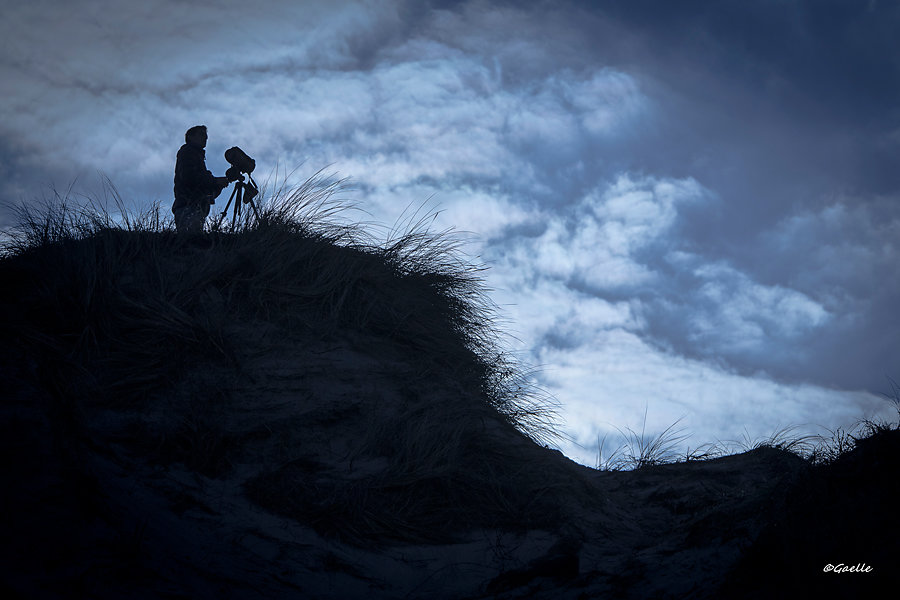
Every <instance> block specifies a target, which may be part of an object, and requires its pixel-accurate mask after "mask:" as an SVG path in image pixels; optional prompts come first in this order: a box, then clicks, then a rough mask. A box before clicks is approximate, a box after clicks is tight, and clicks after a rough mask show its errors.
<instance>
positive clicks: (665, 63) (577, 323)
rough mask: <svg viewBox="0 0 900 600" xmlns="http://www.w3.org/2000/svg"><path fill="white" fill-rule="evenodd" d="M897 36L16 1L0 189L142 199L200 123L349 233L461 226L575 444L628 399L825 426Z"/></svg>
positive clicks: (848, 341) (884, 152)
mask: <svg viewBox="0 0 900 600" xmlns="http://www.w3.org/2000/svg"><path fill="white" fill-rule="evenodd" d="M898 22H900V13H898V12H897V9H896V8H895V7H893V6H891V5H887V4H885V3H868V4H867V3H846V4H842V3H837V4H835V3H828V2H794V3H780V2H772V3H745V2H689V3H668V2H641V1H636V2H629V3H614V4H609V5H604V6H600V7H598V6H597V5H595V4H594V3H580V2H559V3H531V4H529V3H518V4H502V5H498V4H497V3H493V2H487V1H477V0H473V1H466V2H449V3H438V2H433V3H430V4H424V3H421V2H412V1H400V0H398V1H395V2H367V1H346V2H341V1H338V2H334V1H330V2H303V3H291V2H282V1H277V0H270V1H266V2H261V3H257V4H256V5H254V7H253V9H252V10H247V7H246V4H245V3H243V2H236V1H235V2H226V3H217V5H216V6H215V7H214V8H213V7H205V8H203V7H200V8H198V7H196V6H193V5H189V4H185V3H180V2H171V1H168V0H156V1H153V2H145V3H142V4H140V5H133V6H125V5H122V4H121V3H115V2H109V1H105V0H104V1H95V2H76V3H71V2H70V3H56V2H46V1H44V2H41V1H36V2H31V3H28V4H21V5H18V6H15V7H10V9H9V14H8V16H7V18H6V19H5V20H4V21H3V22H2V24H0V37H2V39H3V40H4V42H3V43H4V53H3V55H2V56H0V77H2V78H3V80H4V81H5V83H6V84H7V85H9V86H10V89H12V90H14V92H13V93H10V94H5V95H4V96H3V97H2V98H0V107H2V111H3V114H4V115H9V118H4V119H3V120H2V121H0V169H2V171H0V174H2V175H3V177H4V179H3V182H2V183H0V186H2V187H0V193H2V194H3V196H4V197H5V198H6V199H7V200H12V201H15V200H19V199H23V198H24V199H27V198H32V197H34V196H37V195H40V193H41V192H42V191H43V188H44V186H45V185H46V184H47V183H50V182H52V183H55V184H56V185H57V186H58V187H61V188H65V187H66V186H67V185H68V184H69V183H71V182H72V180H73V179H75V177H76V176H81V177H82V178H83V179H84V178H89V177H90V176H91V175H92V173H93V172H94V171H96V170H102V171H103V172H105V173H106V174H108V175H109V176H110V177H111V178H112V179H113V181H114V182H115V183H116V185H117V186H118V187H119V189H120V191H122V192H123V194H124V195H125V196H126V198H129V199H132V200H133V201H134V202H135V203H144V202H148V201H152V200H156V199H159V200H162V201H163V202H164V203H167V202H168V201H169V199H170V197H171V177H172V162H173V157H174V153H175V151H176V150H177V148H178V146H179V145H180V144H181V138H182V135H183V132H184V130H185V129H186V128H187V127H189V126H191V125H194V124H196V123H204V124H206V125H207V126H209V129H210V144H209V148H208V152H207V155H208V163H209V166H210V168H211V169H212V170H213V171H214V172H222V171H223V170H224V168H225V163H224V160H223V159H222V153H223V151H224V150H225V148H227V147H229V146H231V145H235V144H237V145H240V146H242V147H243V148H244V149H246V150H247V151H248V152H249V153H250V154H251V155H253V156H254V157H255V158H256V159H257V163H258V164H259V165H260V169H259V173H258V175H260V177H258V178H257V179H258V180H263V179H265V175H266V173H267V172H268V171H270V170H271V169H273V168H274V167H275V165H278V166H279V168H281V169H282V170H284V169H292V168H294V167H297V166H298V165H300V168H299V169H298V171H297V173H296V174H295V178H297V179H302V178H304V177H305V176H306V175H309V174H311V173H312V172H314V171H316V170H318V169H319V168H321V167H324V166H326V165H332V167H331V168H332V169H333V170H335V171H337V172H338V173H340V174H342V175H349V176H352V178H353V181H354V183H355V185H356V190H357V191H356V193H355V198H354V199H356V200H357V201H359V203H360V204H361V205H362V206H363V207H364V208H365V209H366V210H367V211H368V213H369V215H370V218H372V219H374V220H376V221H382V222H386V223H389V224H390V223H394V222H395V221H396V220H397V219H399V218H400V217H401V215H402V214H404V211H406V210H408V209H410V207H419V206H420V205H421V204H422V203H423V202H426V201H427V203H428V208H439V209H440V210H441V213H440V215H439V216H438V217H437V219H436V221H435V227H436V228H437V229H443V228H446V227H456V228H458V229H461V230H465V231H468V232H471V234H473V235H472V236H471V237H472V238H473V240H474V241H473V243H472V245H471V247H470V250H471V251H472V253H474V254H478V255H480V256H481V258H482V259H483V260H484V261H486V262H487V263H488V264H489V266H490V267H491V270H490V271H489V272H488V283H489V284H490V285H491V286H492V287H493V288H494V289H495V292H494V293H493V296H494V299H495V300H496V301H497V303H498V304H500V305H501V307H502V309H503V311H504V314H505V315H506V316H508V317H509V320H510V322H511V328H512V329H513V330H514V332H515V333H516V335H517V336H518V337H519V339H520V340H521V345H520V346H519V347H518V348H517V350H519V351H520V352H521V353H523V354H525V355H526V356H527V357H530V359H531V360H532V361H533V362H536V363H540V364H542V365H544V368H545V375H544V376H543V377H544V383H545V384H547V385H548V387H549V388H550V390H551V391H552V392H554V393H555V394H556V395H557V396H558V397H559V398H560V400H561V401H562V402H563V403H564V404H565V406H566V410H567V411H568V415H569V417H570V418H569V421H570V427H572V428H573V429H572V430H573V431H577V432H578V433H577V436H576V437H578V439H579V440H581V442H582V443H588V442H590V439H591V436H593V435H595V434H596V432H597V431H599V429H598V427H599V426H598V425H597V423H599V422H600V421H609V422H612V423H614V424H615V425H619V426H623V427H624V426H632V427H634V426H637V425H638V423H637V422H636V421H635V420H634V419H636V418H638V417H640V415H642V413H643V407H644V405H645V404H646V403H647V402H648V399H650V400H649V401H651V406H650V415H651V418H659V419H660V420H661V421H660V423H659V424H660V425H661V427H662V428H664V427H665V426H668V425H669V424H671V422H672V421H673V420H674V419H676V418H678V417H679V416H681V414H682V413H687V414H689V415H690V418H691V422H690V425H691V426H692V427H697V428H699V431H705V432H707V433H708V434H709V435H708V436H707V437H709V436H712V435H717V436H718V435H723V436H724V435H727V432H726V429H727V427H729V426H733V425H734V424H735V423H741V425H744V424H748V427H750V428H753V427H756V428H757V429H760V430H762V429H765V427H768V426H769V425H772V426H773V428H777V427H778V426H785V425H789V424H791V423H793V422H797V421H806V420H812V419H813V417H815V416H818V417H820V418H821V419H822V420H824V421H825V423H824V424H835V423H837V422H838V421H840V420H841V419H847V418H850V417H849V416H848V415H855V414H858V412H859V411H860V410H870V409H872V410H875V409H874V408H872V407H873V404H872V399H873V398H874V396H872V395H871V393H872V392H876V391H879V390H880V389H881V388H880V387H879V386H880V385H881V383H882V382H883V381H884V376H885V375H894V376H897V375H896V373H894V370H895V368H896V364H895V363H896V361H894V360H893V358H892V357H893V356H896V353H897V350H898V342H897V339H900V338H898V336H897V335H896V334H897V333H898V330H897V328H896V327H895V326H894V325H893V323H894V321H895V318H894V316H893V313H894V310H895V306H896V302H897V299H898V298H900V284H898V283H896V273H895V271H896V267H895V265H896V264H898V258H900V257H898V248H897V242H896V240H897V239H898V237H897V234H898V232H900V209H898V205H897V200H898V197H900V175H897V173H900V171H897V169H895V168H894V162H893V161H894V160H895V157H896V155H897V150H898V149H900V147H898V146H900V136H898V135H897V132H898V131H900V116H898V113H897V112H896V106H895V103H896V102H895V99H896V97H897V93H896V92H897V91H898V89H897V86H898V85H900V84H898V83H897V82H898V81H900V78H898V77H896V75H897V74H898V73H897V71H898V68H900V65H898V61H897V59H896V57H897V56H900V51H897V50H898V49H897V48H896V46H897V41H896V36H895V35H893V32H894V31H895V27H894V26H895V25H896V24H897V23H898ZM426 210H427V209H426ZM407 214H408V212H407ZM4 218H5V215H2V214H0V222H2V221H3V219H4ZM660 390H665V391H664V392H660ZM856 390H867V392H857V391H856ZM752 406H756V407H760V408H759V410H758V411H755V409H751V408H750V407H752ZM823 407H824V408H823ZM654 411H656V415H657V417H654ZM729 414H730V415H732V416H731V417H729V416H728V415H729ZM666 420H668V422H664V421H666ZM764 426H765V427H764ZM762 433H763V432H761V434H762ZM733 435H737V434H733ZM704 441H706V440H704Z"/></svg>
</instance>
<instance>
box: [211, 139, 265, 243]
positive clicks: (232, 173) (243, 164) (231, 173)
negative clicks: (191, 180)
mask: <svg viewBox="0 0 900 600" xmlns="http://www.w3.org/2000/svg"><path fill="white" fill-rule="evenodd" d="M225 160H227V161H228V162H229V164H231V166H230V167H228V170H227V171H225V177H227V178H228V181H229V182H231V181H233V182H235V183H234V190H233V191H232V192H231V197H230V198H229V199H228V204H226V205H225V210H224V211H222V215H221V217H220V222H221V221H222V220H224V219H225V215H226V213H228V207H229V206H230V205H231V202H232V201H233V200H235V199H237V201H236V202H235V203H234V215H233V217H232V221H231V227H232V229H234V226H235V224H236V223H237V219H238V217H239V216H240V214H241V204H249V205H250V206H251V208H253V214H254V215H256V218H257V220H258V219H259V211H258V210H257V208H256V204H255V203H254V202H253V199H254V198H256V196H257V194H259V188H258V187H257V186H256V182H255V181H253V177H252V176H251V175H250V174H251V173H252V172H253V169H255V168H256V161H255V160H253V159H252V158H250V156H249V155H248V154H247V153H246V152H244V151H243V150H241V149H240V148H238V147H237V146H233V147H231V148H229V149H228V150H226V151H225ZM244 175H246V176H247V179H249V181H247V182H245V180H244Z"/></svg>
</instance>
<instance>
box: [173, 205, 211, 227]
mask: <svg viewBox="0 0 900 600" xmlns="http://www.w3.org/2000/svg"><path fill="white" fill-rule="evenodd" d="M173 212H174V213H175V230H176V231H178V233H187V234H197V233H203V224H204V223H206V217H207V216H209V204H206V203H204V204H202V205H201V204H197V203H189V204H185V205H184V206H181V207H179V208H177V209H175V210H173Z"/></svg>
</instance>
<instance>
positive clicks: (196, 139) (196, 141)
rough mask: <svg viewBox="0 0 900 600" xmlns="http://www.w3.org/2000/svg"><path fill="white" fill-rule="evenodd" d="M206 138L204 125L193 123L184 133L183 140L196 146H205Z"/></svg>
mask: <svg viewBox="0 0 900 600" xmlns="http://www.w3.org/2000/svg"><path fill="white" fill-rule="evenodd" d="M207 138H208V136H207V134H206V125H195V126H194V127H191V128H190V129H188V130H187V131H186V132H185V134H184V141H185V142H186V143H188V144H190V145H191V146H196V147H197V148H206V140H207Z"/></svg>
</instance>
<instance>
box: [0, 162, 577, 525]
mask: <svg viewBox="0 0 900 600" xmlns="http://www.w3.org/2000/svg"><path fill="white" fill-rule="evenodd" d="M344 190H345V182H344V181H342V180H339V179H336V178H334V177H329V176H326V175H325V174H323V173H318V174H316V175H314V176H313V177H311V178H310V179H308V180H307V181H306V182H304V183H303V184H301V185H300V186H298V187H294V188H287V187H284V186H281V187H278V186H275V188H274V189H272V190H271V191H268V190H264V191H263V193H262V194H261V196H260V198H259V208H260V218H259V219H258V220H257V219H255V218H253V216H252V215H253V213H252V211H248V210H246V209H245V210H244V211H243V212H242V215H241V218H240V219H239V220H238V221H237V223H236V224H235V226H234V227H232V224H231V222H230V215H229V216H228V217H229V218H228V219H223V220H219V221H217V220H215V217H216V214H215V212H213V213H212V214H211V215H210V217H211V218H210V221H209V224H210V226H209V228H208V229H209V230H208V232H207V233H206V234H205V235H204V236H202V237H201V238H185V237H184V236H179V235H178V234H176V233H175V231H174V229H173V223H172V220H171V218H170V217H169V216H168V212H167V210H165V209H164V208H163V207H161V206H160V205H151V206H148V207H146V208H145V209H144V210H142V211H136V212H135V211H129V210H127V209H126V208H125V203H124V202H123V200H122V198H121V197H120V196H119V195H118V193H117V192H116V191H115V189H114V188H113V187H112V186H111V185H109V186H107V191H106V194H105V197H104V198H103V201H100V202H97V201H90V200H88V201H83V202H75V201H72V200H71V199H69V198H66V197H59V196H57V197H56V198H54V199H52V200H51V201H49V202H47V203H44V204H43V205H38V206H35V205H30V206H26V205H23V206H19V207H17V209H16V210H17V217H18V222H17V224H16V225H15V226H14V227H13V228H11V229H10V230H8V231H6V232H4V234H3V241H2V245H0V279H2V281H3V282H4V289H3V291H2V292H0V302H2V303H3V304H4V305H5V310H4V316H3V317H2V318H3V319H4V328H5V331H6V335H7V344H10V345H13V344H21V345H22V346H23V347H25V348H27V349H28V352H29V356H33V357H34V361H35V362H36V363H37V364H39V369H40V380H41V383H40V385H41V386H42V387H43V388H45V389H46V390H48V391H49V393H50V394H51V396H52V397H53V399H54V402H55V404H56V405H57V406H60V407H65V411H63V412H65V417H64V419H63V420H64V421H65V422H66V423H67V426H66V428H65V429H66V430H67V431H68V432H69V433H70V434H71V437H73V438H79V439H86V438H89V437H90V435H89V434H88V433H87V432H88V431H89V429H90V427H89V424H88V423H86V422H85V419H86V417H85V415H86V414H88V413H91V412H92V411H93V413H92V414H95V415H96V414H98V413H97V411H102V410H107V411H116V410H118V411H120V412H122V411H124V410H128V411H134V413H135V415H137V416H135V417H134V422H133V423H132V425H131V426H130V427H131V429H129V431H130V433H128V434H127V435H128V437H129V438H130V439H129V440H128V441H127V443H129V444H131V445H132V447H133V448H137V449H139V450H141V451H142V452H146V453H147V454H148V456H152V457H154V460H159V461H162V462H163V463H166V464H169V463H180V464H183V465H185V466H186V467H187V468H188V469H190V470H192V471H195V472H198V473H201V474H203V475H204V476H207V477H221V476H223V475H225V474H227V473H228V472H229V471H230V470H231V469H232V468H233V466H234V461H235V460H237V458H236V457H239V456H240V455H241V453H242V452H243V451H244V450H245V449H246V447H247V446H248V444H250V443H251V442H253V441H254V440H257V439H258V438H260V437H267V436H268V437H269V438H272V437H279V439H281V440H282V441H281V442H279V444H281V446H282V447H281V449H280V450H279V451H278V454H279V455H283V457H284V458H283V459H279V460H280V461H281V462H278V463H277V464H272V465H269V466H268V467H267V470H266V472H265V473H262V474H261V475H259V476H258V477H256V478H255V479H254V480H253V481H251V482H249V483H248V485H247V490H248V494H249V495H250V496H251V497H252V498H253V499H254V500H255V501H258V502H259V503H261V504H264V505H265V506H266V507H267V508H270V509H272V510H275V511H276V512H282V513H284V514H287V515H289V516H298V518H301V517H302V519H305V520H306V521H307V522H309V521H310V519H312V521H313V525H314V526H315V527H316V528H317V529H319V530H320V531H323V532H325V533H329V534H335V535H340V536H342V537H346V538H349V539H355V540H360V539H369V540H371V539H375V538H382V537H385V536H391V535H393V536H400V537H403V538H404V539H425V538H427V537H428V536H438V537H440V536H441V535H444V534H445V533H447V532H450V531H454V530H458V529H459V527H460V525H461V524H468V525H470V526H471V525H473V524H477V523H478V522H481V521H485V519H487V520H489V522H490V523H494V524H504V523H506V524H508V525H510V526H511V525H513V524H518V525H519V526H526V525H527V524H528V523H532V522H538V521H543V520H546V519H547V518H551V517H552V514H553V513H554V510H553V509H552V505H553V503H552V502H549V501H548V502H543V501H542V500H541V498H542V496H543V495H544V494H545V493H550V492H549V491H548V490H551V488H553V486H554V485H556V483H554V482H555V481H557V480H558V479H559V476H558V474H555V473H550V474H549V475H548V474H547V473H545V472H544V467H543V466H541V465H537V464H533V463H531V462H530V461H529V459H528V458H527V457H525V456H512V457H511V456H508V455H507V454H504V453H506V452H507V451H506V450H503V449H502V448H500V449H498V448H494V447H491V445H490V444H488V443H486V442H485V441H484V439H482V437H483V434H479V433H477V432H478V431H482V430H484V429H485V425H484V423H485V422H486V420H487V421H490V420H491V419H495V418H499V419H500V421H501V422H504V423H505V424H506V425H507V426H510V427H511V430H515V431H518V432H519V433H520V434H523V435H524V436H525V437H528V438H531V439H532V440H534V441H537V442H539V443H541V444H545V443H548V442H551V441H552V440H553V439H554V438H555V436H556V435H557V433H556V430H555V429H554V423H555V408H556V405H555V404H554V402H553V400H552V398H550V397H549V395H547V394H546V393H544V392H542V391H541V389H540V388H539V387H537V386H536V385H535V384H534V377H533V374H532V372H531V371H530V370H529V369H528V368H527V367H526V366H524V365H522V364H520V363H519V362H517V360H516V359H515V357H514V356H513V355H512V354H511V353H509V352H507V351H506V349H505V348H504V343H503V339H502V337H501V336H502V334H501V333H500V332H499V331H498V328H497V326H496V324H497V318H498V317H497V312H496V309H495V306H494V305H493V303H492V302H491V300H490V298H489V297H488V295H487V293H486V291H485V289H484V286H483V282H482V279H481V273H482V270H483V268H482V267H481V266H480V265H478V264H474V263H472V262H471V261H469V260H468V259H467V258H466V257H465V255H464V254H463V252H462V248H461V242H460V240H459V238H457V237H455V236H454V235H453V234H452V232H448V231H445V232H437V233H434V232H431V231H430V230H429V226H430V224H431V222H432V220H433V215H430V214H426V215H423V216H416V214H415V213H413V214H412V216H411V217H410V218H409V220H408V221H407V222H405V223H402V224H401V225H399V226H395V227H394V228H390V229H382V230H380V231H383V232H385V231H386V235H384V236H382V238H381V239H376V236H375V235H374V233H373V232H377V231H379V229H378V227H377V226H375V225H373V224H371V223H362V224H360V223H353V222H349V221H348V220H347V219H346V217H345V215H346V213H347V211H348V209H349V208H350V204H349V203H348V202H347V201H346V200H344V199H342V197H341V196H342V193H343V192H344ZM214 208H216V207H214ZM266 328H268V330H274V331H276V332H278V333H277V336H278V337H280V338H283V339H290V340H294V341H295V343H299V344H301V345H302V344H303V343H304V341H307V342H310V343H312V342H314V341H321V340H323V339H351V338H354V337H356V338H359V339H366V340H370V341H371V340H377V343H378V344H380V345H381V346H383V348H384V349H385V350H386V352H388V353H391V354H397V353H399V354H401V355H403V356H404V357H405V358H404V360H405V361H407V362H408V363H409V364H410V365H411V372H412V373H414V374H415V381H412V382H410V381H408V382H407V384H408V385H410V386H412V387H413V388H415V389H417V390H428V389H430V388H437V387H441V386H442V389H445V390H454V394H455V397H453V398H448V399H447V401H446V402H444V403H443V404H434V403H433V402H431V401H430V400H428V397H427V394H426V393H424V392H416V393H413V394H411V400H410V401H409V402H405V403H404V404H403V405H402V406H393V407H388V406H385V407H378V406H376V407H375V408H373V409H371V411H370V413H367V414H368V415H369V416H367V417H366V418H367V419H369V421H370V424H369V425H368V426H367V428H366V430H365V432H364V433H361V434H360V439H358V440H356V441H355V442H356V443H357V448H356V453H357V454H359V455H368V456H387V457H388V458H389V464H388V466H387V467H386V468H385V469H384V470H383V471H382V472H381V473H379V474H378V475H377V476H375V475H373V476H372V477H369V478H367V479H364V480H360V481H356V480H353V481H350V480H347V481H345V480H341V479H340V478H335V479H331V480H328V482H325V479H322V481H323V483H321V486H323V487H322V488H321V490H319V491H322V490H324V492H323V493H317V494H315V495H313V496H309V495H308V494H306V493H305V492H304V491H303V490H304V489H306V488H308V486H307V485H306V483H308V479H309V478H310V476H311V475H314V474H315V472H316V471H315V469H316V462H315V461H311V460H307V459H305V458H304V456H306V455H308V453H309V452H310V445H311V442H310V441H309V440H310V439H312V437H314V435H315V433H316V431H315V427H316V424H315V422H314V419H311V420H309V422H308V423H306V424H305V427H306V428H305V429H304V428H303V427H300V428H299V429H298V428H297V427H296V426H295V425H293V424H292V422H291V421H287V420H286V421H285V422H283V423H276V424H263V425H253V427H254V428H251V426H250V425H248V424H244V423H241V422H239V421H236V420H235V417H234V416H233V415H234V414H235V413H236V412H237V411H238V410H239V409H240V402H241V399H240V398H236V397H234V389H235V387H236V382H237V381H238V380H240V379H241V378H245V379H246V378H250V379H252V377H253V376H254V374H253V373H252V372H244V371H242V368H243V366H242V359H241V357H242V353H243V352H244V351H245V350H246V347H245V345H246V344H247V343H248V340H252V339H255V338H254V336H255V335H256V330H259V331H262V330H264V329H266ZM367 351H368V352H371V353H373V354H378V353H379V352H380V350H379V348H371V347H370V348H368V349H367ZM303 368H304V367H303V365H302V364H300V365H297V373H298V377H300V376H302V374H303ZM335 375H339V373H336V374H335ZM417 386H418V387H417ZM298 401H300V400H299V399H298ZM429 402H431V403H429ZM229 411H231V413H229ZM342 411H344V412H342ZM345 412H346V413H347V414H348V415H351V416H352V413H353V407H336V408H335V409H334V412H333V414H330V415H325V416H324V417H322V418H324V419H327V420H333V419H341V418H344V417H343V416H342V415H343V414H344V413H345ZM347 418H348V419H349V418H350V416H348V417H347ZM323 427H324V426H323ZM307 434H309V435H307ZM67 435H69V434H67ZM123 435H124V434H123ZM480 435H481V436H482V437H479V436H480ZM304 436H306V437H304ZM96 441H97V440H93V441H92V442H91V443H95V442H96ZM273 460H274V459H273ZM323 477H324V475H323ZM473 502H476V503H478V505H479V508H480V510H479V511H477V512H473V511H472V510H471V507H472V503H473ZM487 522H488V521H485V523H487Z"/></svg>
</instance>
